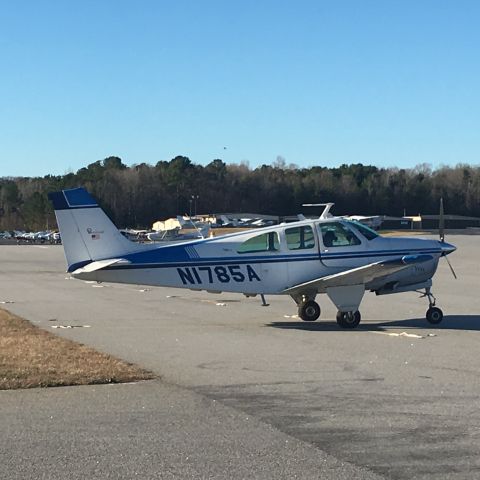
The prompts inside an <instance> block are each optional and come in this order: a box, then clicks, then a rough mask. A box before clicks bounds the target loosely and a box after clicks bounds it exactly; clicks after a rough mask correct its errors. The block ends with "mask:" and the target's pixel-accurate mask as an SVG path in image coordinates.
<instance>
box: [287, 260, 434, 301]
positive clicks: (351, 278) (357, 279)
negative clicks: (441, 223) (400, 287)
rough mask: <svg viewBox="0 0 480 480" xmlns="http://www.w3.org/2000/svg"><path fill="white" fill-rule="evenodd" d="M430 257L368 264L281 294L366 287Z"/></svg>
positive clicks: (302, 284) (301, 285) (306, 283)
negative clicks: (345, 287)
mask: <svg viewBox="0 0 480 480" xmlns="http://www.w3.org/2000/svg"><path fill="white" fill-rule="evenodd" d="M432 259H433V257H432V256H431V255H405V256H403V257H399V258H395V259H392V260H387V261H384V262H375V263H369V264H368V265H363V266H362V267H357V268H352V269H350V270H345V271H343V272H339V273H335V274H333V275H327V276H326V277H320V278H316V279H315V280H310V281H309V282H305V283H301V284H299V285H295V286H293V287H290V288H287V289H286V290H284V291H283V293H286V294H289V295H292V294H295V293H298V292H300V291H305V290H317V291H324V290H325V289H326V288H330V287H343V286H349V285H360V284H363V285H366V284H367V283H369V282H371V281H373V280H376V279H378V278H381V277H384V276H386V275H389V274H391V273H395V272H398V271H400V270H403V269H404V268H408V267H409V266H411V265H414V264H418V263H423V262H426V261H429V260H432Z"/></svg>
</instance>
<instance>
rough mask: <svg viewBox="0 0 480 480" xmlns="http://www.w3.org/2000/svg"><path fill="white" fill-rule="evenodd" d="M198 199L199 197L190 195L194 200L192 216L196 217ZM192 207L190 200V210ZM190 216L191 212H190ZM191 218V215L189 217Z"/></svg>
mask: <svg viewBox="0 0 480 480" xmlns="http://www.w3.org/2000/svg"><path fill="white" fill-rule="evenodd" d="M199 198H200V195H192V199H193V200H194V202H195V204H194V212H195V213H194V216H195V217H196V216H197V200H198V199H199ZM191 207H192V200H190V209H191ZM190 214H191V212H190ZM190 216H191V215H190Z"/></svg>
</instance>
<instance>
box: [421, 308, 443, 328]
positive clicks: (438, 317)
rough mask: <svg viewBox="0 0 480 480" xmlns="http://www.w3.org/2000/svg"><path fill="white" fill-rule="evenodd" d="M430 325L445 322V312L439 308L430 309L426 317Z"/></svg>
mask: <svg viewBox="0 0 480 480" xmlns="http://www.w3.org/2000/svg"><path fill="white" fill-rule="evenodd" d="M425 317H426V319H427V321H428V323H431V324H432V325H437V324H439V323H440V322H441V321H442V320H443V312H442V311H441V310H440V309H439V308H437V307H430V308H429V309H428V310H427V313H426V315H425Z"/></svg>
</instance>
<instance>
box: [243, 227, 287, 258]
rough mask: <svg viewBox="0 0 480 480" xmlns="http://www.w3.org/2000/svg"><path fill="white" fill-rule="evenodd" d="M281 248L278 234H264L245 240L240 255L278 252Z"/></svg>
mask: <svg viewBox="0 0 480 480" xmlns="http://www.w3.org/2000/svg"><path fill="white" fill-rule="evenodd" d="M279 248H280V242H279V240H278V233H277V232H268V233H262V235H257V236H256V237H252V238H249V239H248V240H245V241H244V242H243V243H242V244H241V245H240V247H238V250H237V252H238V253H257V252H276V251H277V250H278V249H279Z"/></svg>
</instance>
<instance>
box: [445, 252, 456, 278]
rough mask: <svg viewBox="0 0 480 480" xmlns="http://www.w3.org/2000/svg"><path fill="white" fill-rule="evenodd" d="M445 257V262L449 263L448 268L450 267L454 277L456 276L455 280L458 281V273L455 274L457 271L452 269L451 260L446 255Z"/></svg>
mask: <svg viewBox="0 0 480 480" xmlns="http://www.w3.org/2000/svg"><path fill="white" fill-rule="evenodd" d="M444 257H445V260H446V261H447V263H448V266H449V267H450V271H451V272H452V275H453V276H454V278H455V280H456V279H457V275H456V273H455V270H454V269H453V267H452V264H451V263H450V260H449V259H448V258H447V257H446V256H445V255H444Z"/></svg>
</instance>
